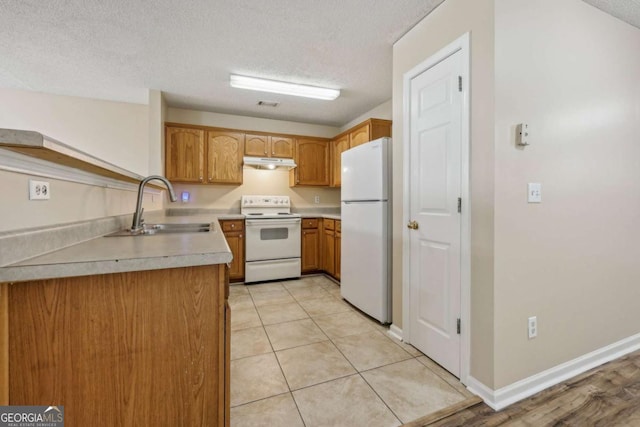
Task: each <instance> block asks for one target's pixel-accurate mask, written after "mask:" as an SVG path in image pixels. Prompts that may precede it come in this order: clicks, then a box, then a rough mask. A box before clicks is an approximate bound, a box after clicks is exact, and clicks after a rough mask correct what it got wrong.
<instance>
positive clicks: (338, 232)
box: [333, 221, 342, 280]
mask: <svg viewBox="0 0 640 427" xmlns="http://www.w3.org/2000/svg"><path fill="white" fill-rule="evenodd" d="M341 244H342V230H341V223H340V221H336V246H335V248H336V249H335V255H336V257H335V266H334V267H335V268H334V273H335V274H334V275H333V277H335V278H336V279H338V280H340V257H341V246H340V245H341Z"/></svg>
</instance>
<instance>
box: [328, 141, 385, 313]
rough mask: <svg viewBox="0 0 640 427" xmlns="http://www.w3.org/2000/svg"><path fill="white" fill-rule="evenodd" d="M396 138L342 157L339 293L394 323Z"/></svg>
mask: <svg viewBox="0 0 640 427" xmlns="http://www.w3.org/2000/svg"><path fill="white" fill-rule="evenodd" d="M390 155H391V138H380V139H376V140H375V141H371V142H368V143H366V144H362V145H359V146H357V147H354V148H352V149H350V150H347V151H345V152H343V153H342V189H341V212H340V214H341V219H342V243H341V244H342V246H341V257H342V258H341V266H340V268H341V271H340V293H341V294H342V297H343V298H344V299H346V300H347V301H349V302H350V303H351V304H353V305H354V306H356V307H358V308H359V309H360V310H362V311H363V312H365V313H367V314H368V315H369V316H371V317H373V318H375V319H377V320H378V321H379V322H380V323H389V322H391V222H390V221H391V211H390V209H391V183H390V180H391V170H390V168H391V159H390Z"/></svg>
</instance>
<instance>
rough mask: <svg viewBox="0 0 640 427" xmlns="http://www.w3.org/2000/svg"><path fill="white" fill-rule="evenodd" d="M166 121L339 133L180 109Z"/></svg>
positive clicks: (169, 113)
mask: <svg viewBox="0 0 640 427" xmlns="http://www.w3.org/2000/svg"><path fill="white" fill-rule="evenodd" d="M166 120H167V121H168V122H174V123H185V124H192V125H202V126H215V127H222V128H231V129H242V130H255V131H261V132H273V133H288V134H294V135H308V136H319V137H323V138H331V137H333V136H335V135H337V134H338V133H339V128H337V127H333V126H323V125H313V124H308V123H300V122H289V121H285V120H271V119H261V118H258V117H249V116H235V115H231V114H219V113H210V112H207V111H196V110H185V109H181V108H169V109H168V111H167V118H166Z"/></svg>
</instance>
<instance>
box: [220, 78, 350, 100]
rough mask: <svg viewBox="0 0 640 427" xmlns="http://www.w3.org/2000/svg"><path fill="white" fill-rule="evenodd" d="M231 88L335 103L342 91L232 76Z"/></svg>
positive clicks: (230, 79)
mask: <svg viewBox="0 0 640 427" xmlns="http://www.w3.org/2000/svg"><path fill="white" fill-rule="evenodd" d="M229 77H230V78H229V81H230V84H231V87H236V88H239V89H251V90H259V91H261V92H270V93H281V94H284V95H293V96H303V97H305V98H315V99H324V100H327V101H333V100H334V99H336V98H337V97H338V96H340V90H338V89H328V88H324V87H316V86H307V85H299V84H296V83H287V82H279V81H275V80H265V79H258V78H256V77H246V76H238V75H235V74H231V75H230V76H229Z"/></svg>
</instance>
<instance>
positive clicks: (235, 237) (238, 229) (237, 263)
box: [220, 219, 245, 282]
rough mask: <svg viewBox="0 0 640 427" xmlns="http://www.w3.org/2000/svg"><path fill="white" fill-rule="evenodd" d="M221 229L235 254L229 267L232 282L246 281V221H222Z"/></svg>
mask: <svg viewBox="0 0 640 427" xmlns="http://www.w3.org/2000/svg"><path fill="white" fill-rule="evenodd" d="M220 227H221V228H222V232H223V233H224V237H225V239H227V244H228V245H229V248H230V249H231V253H232V254H233V261H231V266H230V267H229V279H230V280H231V281H232V282H237V281H242V280H244V250H245V249H244V242H245V237H244V220H235V219H234V220H220Z"/></svg>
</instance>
